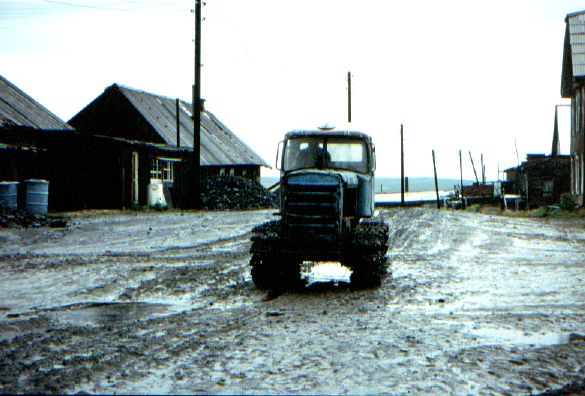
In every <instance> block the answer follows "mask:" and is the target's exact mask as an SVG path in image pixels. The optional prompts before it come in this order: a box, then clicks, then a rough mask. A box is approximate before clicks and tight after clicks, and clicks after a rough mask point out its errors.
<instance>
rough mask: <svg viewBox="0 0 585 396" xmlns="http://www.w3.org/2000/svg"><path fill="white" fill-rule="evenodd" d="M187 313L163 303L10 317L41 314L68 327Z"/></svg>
mask: <svg viewBox="0 0 585 396" xmlns="http://www.w3.org/2000/svg"><path fill="white" fill-rule="evenodd" d="M184 310H185V308H184V307H181V306H175V305H173V304H163V303H148V302H98V303H81V304H73V305H67V306H63V307H56V308H49V309H44V310H40V311H34V312H25V313H20V314H9V315H7V318H9V319H12V318H23V317H30V316H36V315H39V314H40V315H43V316H47V317H49V318H50V319H52V320H54V321H56V322H60V323H63V324H68V325H74V326H88V325H89V326H106V325H116V324H119V323H128V322H137V321H144V320H148V319H151V318H155V317H162V316H169V315H174V314H178V313H180V312H182V311H184Z"/></svg>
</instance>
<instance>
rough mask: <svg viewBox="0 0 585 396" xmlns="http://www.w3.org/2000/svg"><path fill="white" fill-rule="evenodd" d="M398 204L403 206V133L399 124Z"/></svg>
mask: <svg viewBox="0 0 585 396" xmlns="http://www.w3.org/2000/svg"><path fill="white" fill-rule="evenodd" d="M400 206H404V133H403V126H402V124H400Z"/></svg>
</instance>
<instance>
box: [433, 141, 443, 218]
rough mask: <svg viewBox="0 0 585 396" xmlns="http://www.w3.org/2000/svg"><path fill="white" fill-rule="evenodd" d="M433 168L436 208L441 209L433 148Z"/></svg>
mask: <svg viewBox="0 0 585 396" xmlns="http://www.w3.org/2000/svg"><path fill="white" fill-rule="evenodd" d="M433 170H434V171H435V192H436V193H437V209H441V201H440V200H439V181H438V179H437V164H436V163H435V150H433Z"/></svg>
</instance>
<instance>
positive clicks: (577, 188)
mask: <svg viewBox="0 0 585 396" xmlns="http://www.w3.org/2000/svg"><path fill="white" fill-rule="evenodd" d="M565 25H566V26H565V41H564V47H563V68H562V75H561V96H562V97H563V98H570V99H571V193H572V194H573V195H575V197H576V199H577V202H578V203H579V204H580V205H583V203H584V198H583V197H584V192H585V11H579V12H575V13H572V14H568V15H567V16H566V18H565Z"/></svg>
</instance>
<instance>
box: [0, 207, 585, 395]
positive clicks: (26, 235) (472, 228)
mask: <svg viewBox="0 0 585 396" xmlns="http://www.w3.org/2000/svg"><path fill="white" fill-rule="evenodd" d="M381 214H382V215H383V216H384V217H385V218H386V219H387V221H388V222H389V223H390V227H391V230H392V235H391V248H390V250H389V252H388V256H389V258H390V261H391V267H390V270H391V271H392V273H391V274H389V276H388V278H387V279H386V281H385V282H384V284H383V286H382V287H380V288H377V289H371V290H353V289H351V288H349V287H348V285H347V282H348V280H349V271H347V270H345V269H344V268H342V267H340V266H338V265H335V264H324V265H318V266H315V267H312V268H309V267H308V268H306V269H305V271H306V272H305V276H307V278H308V279H309V286H307V288H306V289H305V290H303V291H298V292H288V293H285V294H283V295H280V296H270V295H267V294H266V293H262V292H260V291H258V290H256V289H255V288H254V286H253V284H252V282H251V278H250V275H249V267H248V260H249V254H248V249H249V246H250V243H249V237H250V230H251V229H252V227H254V226H255V225H257V224H259V223H262V222H264V221H267V220H270V219H272V218H273V216H272V211H270V210H261V211H247V212H199V213H196V212H186V213H179V212H161V213H158V212H156V213H153V212H149V213H141V212H136V213H132V212H114V211H107V212H104V211H91V212H80V213H72V214H69V215H68V216H69V217H68V219H69V221H68V224H69V226H68V227H66V228H34V229H0V268H1V271H2V272H1V273H2V276H1V277H0V296H1V298H0V393H38V392H40V393H77V392H89V393H108V394H111V393H156V394H160V393H175V394H176V393H181V394H193V393H232V394H233V393H245V394H250V393H254V394H257V393H264V394H267V393H268V394H274V393H278V394H282V393H302V394H324V393H327V394H330V393H335V394H356V393H369V394H371V393H388V394H408V393H411V394H412V393H414V394H511V395H524V394H535V393H541V392H546V391H548V392H549V394H561V392H562V390H561V389H562V388H563V387H565V389H566V390H567V389H568V390H569V392H574V394H578V393H579V392H582V391H583V386H582V385H583V381H584V379H585V259H584V257H585V225H584V224H583V223H582V221H581V222H578V221H572V220H542V219H517V218H507V217H497V216H488V215H479V214H471V213H463V212H451V211H438V210H432V209H407V210H400V209H393V210H385V211H382V213H381Z"/></svg>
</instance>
